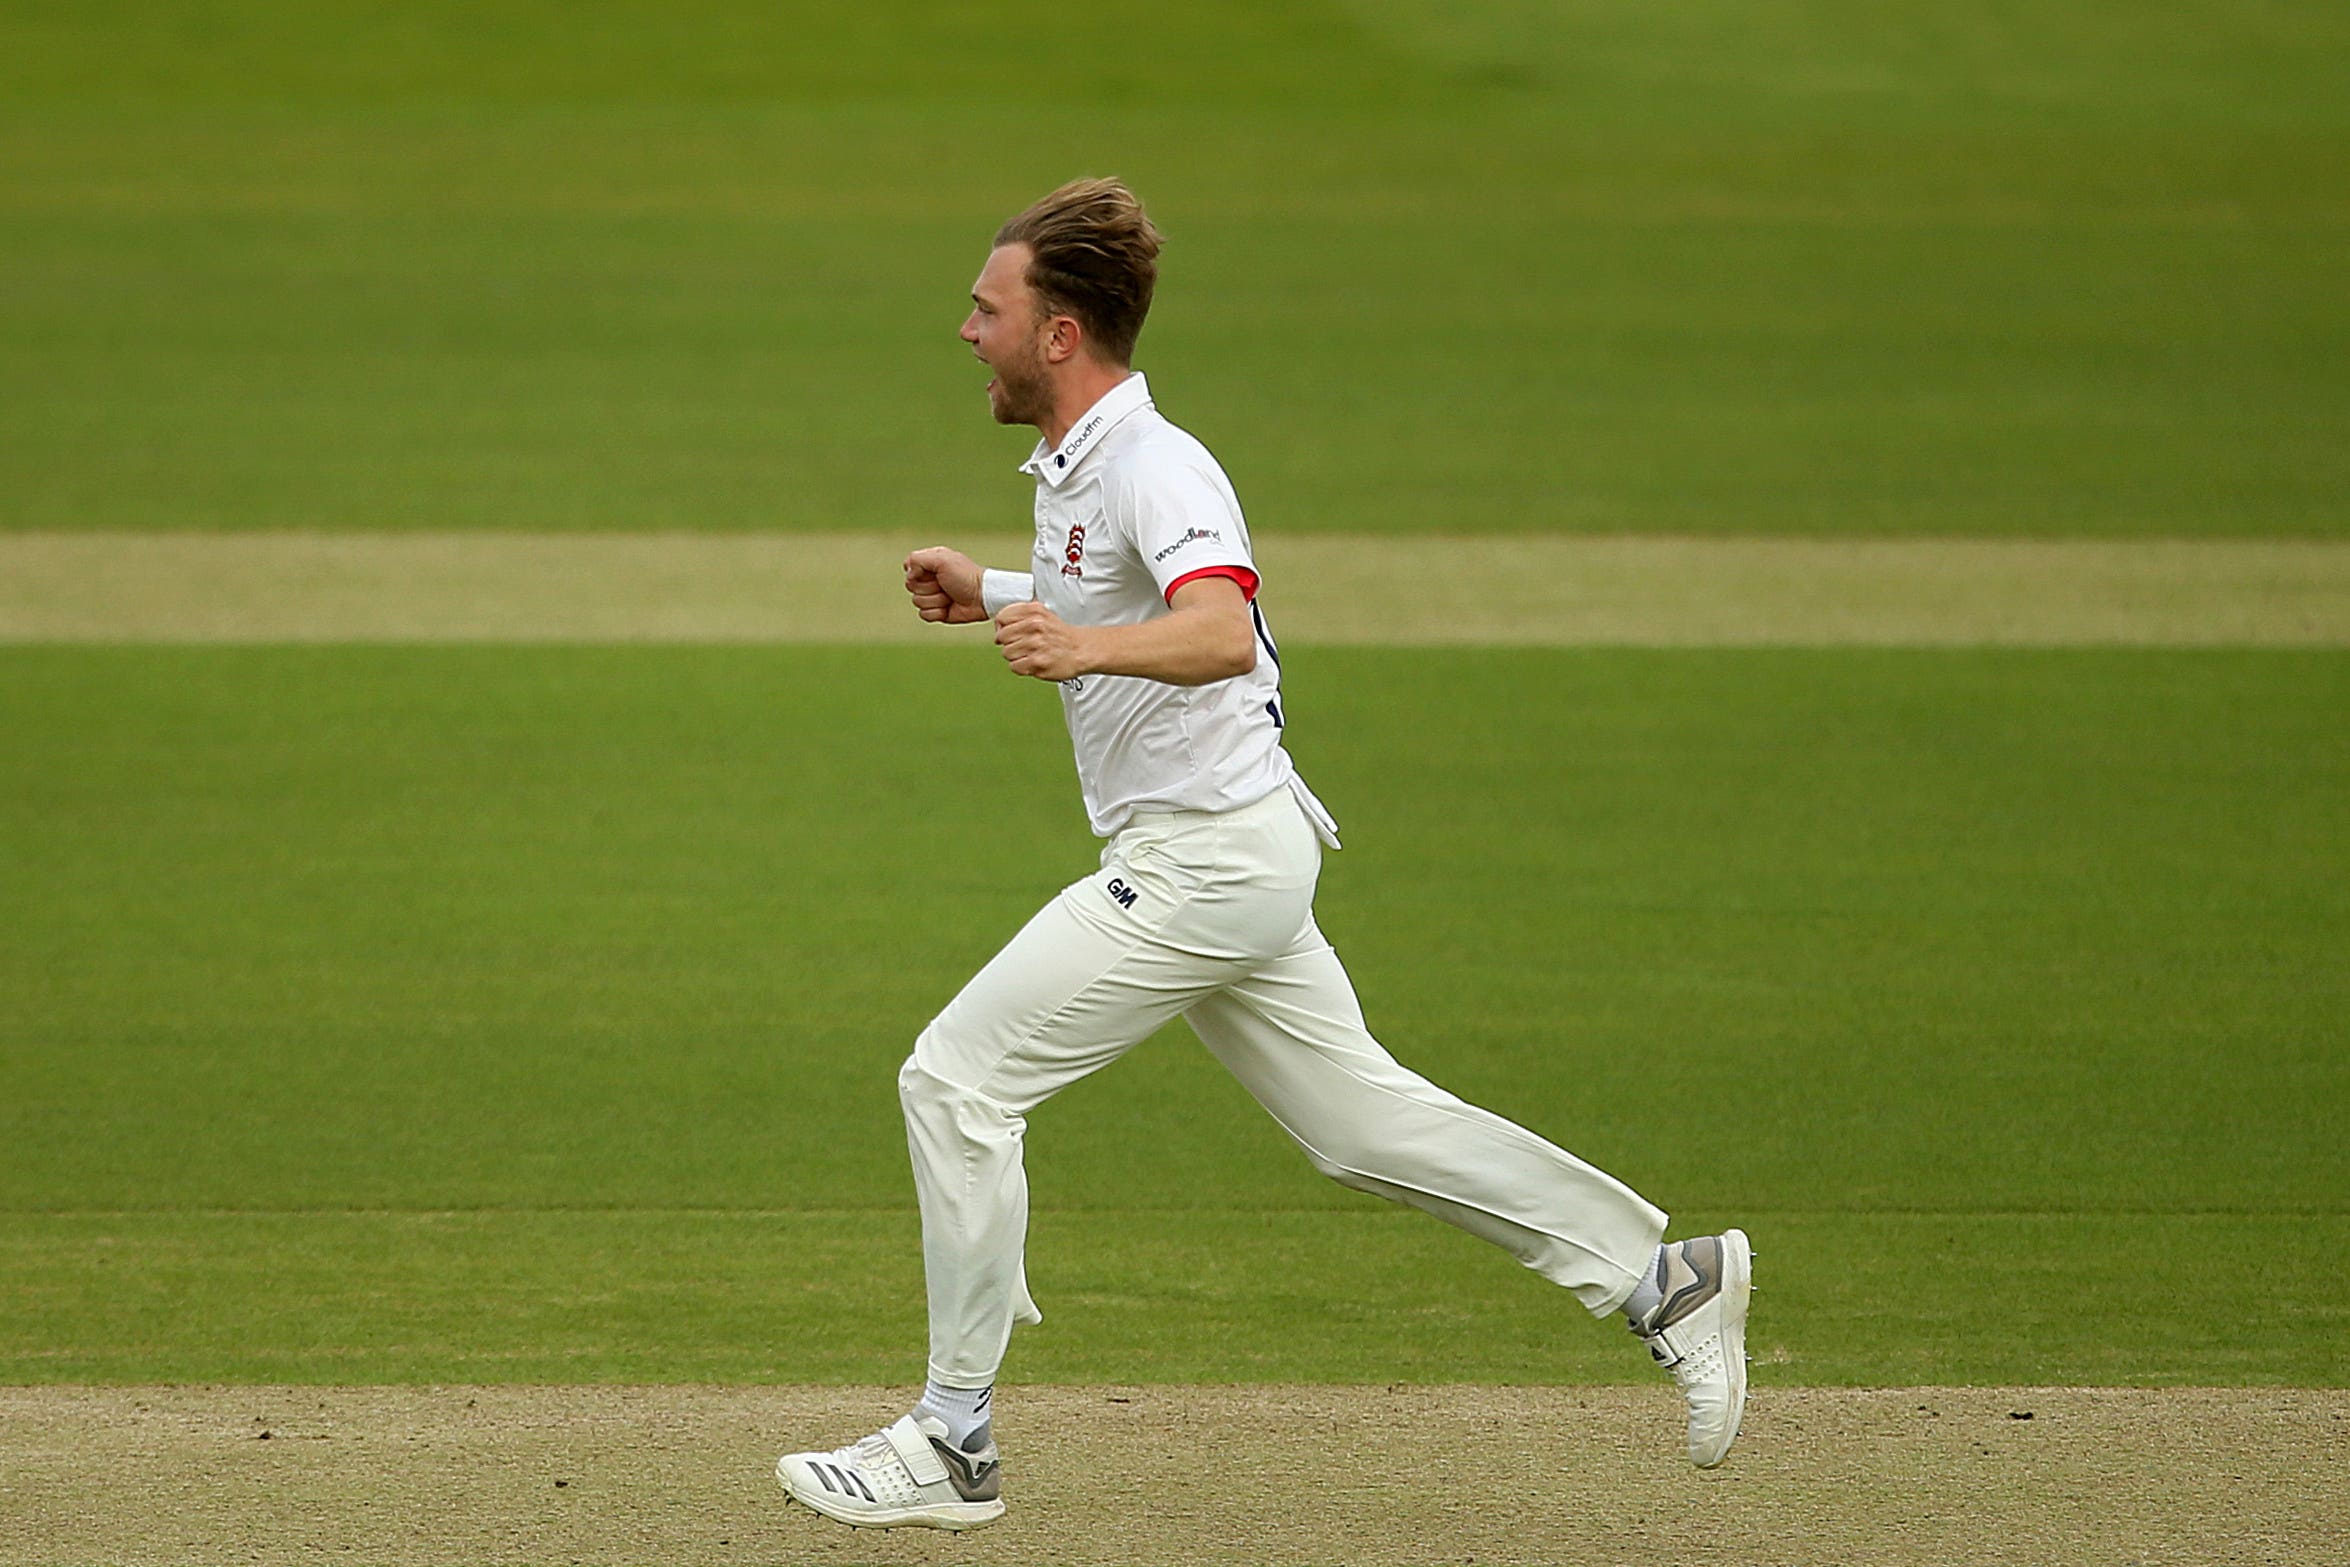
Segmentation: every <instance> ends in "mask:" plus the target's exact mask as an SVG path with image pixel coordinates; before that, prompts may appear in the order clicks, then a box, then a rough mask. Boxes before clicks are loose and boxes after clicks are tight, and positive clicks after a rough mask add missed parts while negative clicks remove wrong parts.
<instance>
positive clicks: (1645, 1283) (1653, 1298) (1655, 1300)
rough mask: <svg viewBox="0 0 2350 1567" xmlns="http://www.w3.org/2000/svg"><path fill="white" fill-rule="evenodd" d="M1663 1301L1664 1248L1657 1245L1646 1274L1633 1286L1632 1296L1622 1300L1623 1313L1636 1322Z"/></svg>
mask: <svg viewBox="0 0 2350 1567" xmlns="http://www.w3.org/2000/svg"><path fill="white" fill-rule="evenodd" d="M1664 1303H1665V1249H1664V1248H1663V1247H1662V1246H1659V1247H1658V1248H1657V1249H1656V1257H1655V1259H1654V1260H1653V1261H1651V1262H1650V1263H1649V1265H1648V1276H1647V1277H1646V1278H1644V1279H1642V1280H1641V1281H1640V1283H1639V1285H1638V1286H1637V1287H1636V1288H1634V1290H1633V1291H1632V1298H1631V1299H1630V1300H1628V1301H1625V1302H1624V1315H1625V1316H1627V1317H1630V1318H1631V1319H1632V1320H1633V1321H1634V1322H1638V1321H1641V1320H1642V1319H1643V1318H1645V1317H1646V1316H1647V1315H1648V1314H1649V1313H1650V1312H1652V1311H1654V1310H1656V1308H1657V1307H1659V1306H1661V1305H1663V1304H1664Z"/></svg>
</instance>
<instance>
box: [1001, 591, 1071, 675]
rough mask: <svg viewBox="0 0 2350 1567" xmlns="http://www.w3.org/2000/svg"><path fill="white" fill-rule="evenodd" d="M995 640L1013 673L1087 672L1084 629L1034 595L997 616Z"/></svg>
mask: <svg viewBox="0 0 2350 1567" xmlns="http://www.w3.org/2000/svg"><path fill="white" fill-rule="evenodd" d="M995 641H996V646H997V647H1000V648H1002V649H1003V650H1004V662H1005V663H1007V664H1009V665H1011V666H1012V673H1013V674H1015V675H1033V676H1035V677H1036V678H1037V679H1039V680H1074V679H1076V678H1077V677H1078V676H1079V675H1082V674H1085V673H1087V669H1086V665H1085V654H1084V644H1085V633H1084V632H1083V631H1082V630H1080V629H1079V628H1078V627H1076V626H1072V625H1070V624H1069V622H1067V621H1065V620H1063V619H1062V618H1061V617H1060V616H1058V615H1056V614H1054V613H1053V612H1052V611H1051V610H1049V609H1047V608H1045V607H1044V606H1043V605H1042V604H1039V603H1037V602H1036V601H1034V600H1033V599H1031V600H1030V601H1028V602H1027V603H1024V604H1014V605H1012V606H1011V607H1010V608H1008V609H1006V610H1005V611H1004V612H1003V613H1002V614H1000V615H998V616H996V618H995Z"/></svg>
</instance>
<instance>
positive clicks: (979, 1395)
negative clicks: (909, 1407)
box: [914, 1382, 995, 1450]
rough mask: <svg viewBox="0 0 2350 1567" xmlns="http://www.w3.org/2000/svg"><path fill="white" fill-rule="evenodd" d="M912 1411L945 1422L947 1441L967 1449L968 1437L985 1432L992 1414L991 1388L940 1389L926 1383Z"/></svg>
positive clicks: (993, 1400) (992, 1388) (993, 1391)
mask: <svg viewBox="0 0 2350 1567" xmlns="http://www.w3.org/2000/svg"><path fill="white" fill-rule="evenodd" d="M914 1408H915V1409H916V1410H917V1411H918V1412H919V1413H922V1414H925V1415H932V1416H935V1417H936V1418H938V1419H940V1420H943V1421H945V1422H946V1428H947V1440H948V1441H950V1442H952V1443H954V1444H955V1445H956V1446H957V1447H960V1448H964V1449H966V1450H968V1449H969V1448H970V1446H971V1438H972V1437H973V1436H974V1435H975V1434H977V1433H979V1432H982V1431H985V1430H986V1429H987V1422H988V1417H989V1416H990V1415H992V1414H993V1413H994V1411H995V1385H994V1384H993V1383H990V1384H988V1385H987V1386H986V1387H940V1386H939V1385H938V1384H937V1383H936V1382H927V1383H924V1384H923V1387H922V1402H921V1403H919V1404H916V1405H915V1406H914ZM980 1445H981V1446H985V1445H986V1444H985V1443H984V1442H983V1443H981V1444H980Z"/></svg>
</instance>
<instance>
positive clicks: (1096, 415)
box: [1020, 370, 1151, 490]
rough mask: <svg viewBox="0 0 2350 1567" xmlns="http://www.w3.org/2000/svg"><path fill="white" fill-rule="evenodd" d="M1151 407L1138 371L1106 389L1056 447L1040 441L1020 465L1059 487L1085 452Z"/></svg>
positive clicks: (1049, 483) (1023, 470) (1025, 471)
mask: <svg viewBox="0 0 2350 1567" xmlns="http://www.w3.org/2000/svg"><path fill="white" fill-rule="evenodd" d="M1150 406H1151V389H1150V383H1149V382H1148V381H1145V380H1144V379H1143V378H1142V372H1141V371H1139V370H1137V371H1135V372H1134V373H1133V374H1132V375H1129V376H1128V377H1127V378H1126V379H1125V380H1123V381H1120V382H1119V383H1118V384H1117V385H1116V386H1113V387H1111V388H1110V389H1109V390H1108V391H1106V392H1104V393H1103V394H1102V395H1101V400H1100V401H1099V402H1096V403H1095V404H1094V405H1093V406H1092V407H1091V408H1088V409H1087V410H1085V412H1083V413H1081V414H1079V415H1078V416H1077V422H1076V423H1075V424H1073V425H1071V426H1069V434H1068V435H1067V437H1065V438H1064V439H1063V440H1062V442H1061V444H1060V445H1059V446H1058V447H1057V448H1054V449H1053V450H1050V451H1048V450H1046V448H1045V444H1044V442H1042V441H1039V442H1037V443H1036V450H1035V451H1033V452H1031V453H1029V454H1028V460H1027V461H1026V462H1024V463H1022V464H1021V465H1020V471H1021V472H1022V473H1025V474H1028V475H1031V476H1032V477H1034V478H1036V479H1039V480H1041V481H1043V482H1044V483H1045V484H1048V485H1050V486H1051V487H1052V488H1054V489H1056V490H1057V489H1059V488H1060V487H1061V481H1062V480H1064V479H1066V478H1068V477H1069V475H1071V474H1073V473H1075V472H1076V471H1077V465H1078V464H1079V463H1081V462H1083V461H1084V460H1085V454H1086V453H1087V452H1090V451H1092V450H1093V449H1094V448H1095V447H1096V446H1098V445H1100V444H1101V439H1102V437H1103V436H1105V435H1107V434H1109V433H1110V432H1111V431H1112V430H1114V429H1116V428H1117V427H1118V426H1119V425H1120V424H1121V423H1123V422H1124V421H1125V419H1126V416H1127V415H1128V414H1131V413H1133V412H1134V411H1135V410H1136V409H1138V408H1148V407H1150Z"/></svg>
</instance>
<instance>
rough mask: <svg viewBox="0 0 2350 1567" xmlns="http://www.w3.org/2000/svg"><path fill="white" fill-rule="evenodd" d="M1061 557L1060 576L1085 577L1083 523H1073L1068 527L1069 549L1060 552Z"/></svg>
mask: <svg viewBox="0 0 2350 1567" xmlns="http://www.w3.org/2000/svg"><path fill="white" fill-rule="evenodd" d="M1061 556H1062V561H1063V564H1062V566H1061V575H1062V576H1064V577H1082V576H1084V575H1085V565H1084V561H1085V524H1084V523H1082V522H1073V523H1071V524H1070V525H1069V547H1068V548H1067V549H1065V550H1063V551H1062V552H1061Z"/></svg>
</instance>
